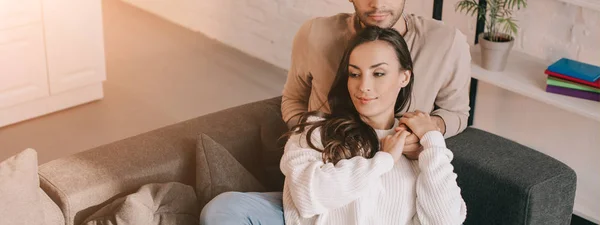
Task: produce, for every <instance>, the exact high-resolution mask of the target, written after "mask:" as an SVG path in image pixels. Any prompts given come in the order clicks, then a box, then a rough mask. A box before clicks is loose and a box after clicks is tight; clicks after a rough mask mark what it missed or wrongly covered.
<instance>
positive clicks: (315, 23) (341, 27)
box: [299, 13, 354, 43]
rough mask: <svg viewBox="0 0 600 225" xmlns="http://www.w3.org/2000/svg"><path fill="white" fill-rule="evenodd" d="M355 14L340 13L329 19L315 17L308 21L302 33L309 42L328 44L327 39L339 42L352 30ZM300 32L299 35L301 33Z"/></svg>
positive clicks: (301, 30)
mask: <svg viewBox="0 0 600 225" xmlns="http://www.w3.org/2000/svg"><path fill="white" fill-rule="evenodd" d="M353 16H354V14H350V13H340V14H336V15H333V16H327V17H315V18H312V19H310V20H308V21H306V22H305V23H304V24H303V25H302V28H300V32H301V33H302V34H303V35H305V38H306V39H307V40H308V41H319V42H320V43H323V42H326V41H327V39H330V40H337V39H339V37H341V36H345V35H347V32H349V31H350V30H351V29H352V21H353ZM300 32H299V33H300Z"/></svg>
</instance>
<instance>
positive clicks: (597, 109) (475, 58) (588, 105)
mask: <svg viewBox="0 0 600 225" xmlns="http://www.w3.org/2000/svg"><path fill="white" fill-rule="evenodd" d="M471 57H472V62H471V72H472V77H473V78H475V79H477V80H479V81H481V82H486V83H489V84H492V85H494V86H497V87H500V88H503V89H506V90H509V91H512V92H515V93H518V94H521V95H524V96H527V97H530V98H532V99H535V100H538V101H541V102H544V103H546V104H549V105H552V106H555V107H558V108H561V109H564V110H567V111H569V112H572V113H576V114H579V115H581V116H584V117H587V118H590V119H593V120H595V121H598V122H600V102H595V101H591V100H586V99H579V98H574V97H570V96H564V95H559V94H553V93H548V92H546V74H544V70H545V69H546V68H547V67H548V65H549V63H547V62H544V61H543V60H541V59H538V58H535V57H533V56H530V55H527V54H525V53H522V52H518V51H512V52H511V53H510V56H509V57H508V62H507V65H506V69H505V70H504V71H502V72H491V71H487V70H485V69H483V68H481V66H480V65H481V50H480V48H479V45H476V46H475V47H471Z"/></svg>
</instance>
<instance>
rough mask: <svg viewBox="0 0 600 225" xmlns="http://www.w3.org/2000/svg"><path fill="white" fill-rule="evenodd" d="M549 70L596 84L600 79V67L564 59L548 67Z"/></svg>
mask: <svg viewBox="0 0 600 225" xmlns="http://www.w3.org/2000/svg"><path fill="white" fill-rule="evenodd" d="M548 70H550V71H552V72H555V73H560V74H563V75H567V76H570V77H573V78H577V79H581V80H585V81H589V82H595V81H596V80H598V78H600V67H599V66H594V65H591V64H587V63H583V62H579V61H575V60H572V59H567V58H562V59H560V60H558V61H556V62H555V63H553V64H552V65H550V66H549V67H548Z"/></svg>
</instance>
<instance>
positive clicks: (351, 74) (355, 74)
mask: <svg viewBox="0 0 600 225" xmlns="http://www.w3.org/2000/svg"><path fill="white" fill-rule="evenodd" d="M350 77H358V73H350Z"/></svg>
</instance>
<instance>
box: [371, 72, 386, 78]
mask: <svg viewBox="0 0 600 225" xmlns="http://www.w3.org/2000/svg"><path fill="white" fill-rule="evenodd" d="M373 75H375V76H376V77H381V76H383V75H385V73H378V72H375V73H373Z"/></svg>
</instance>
